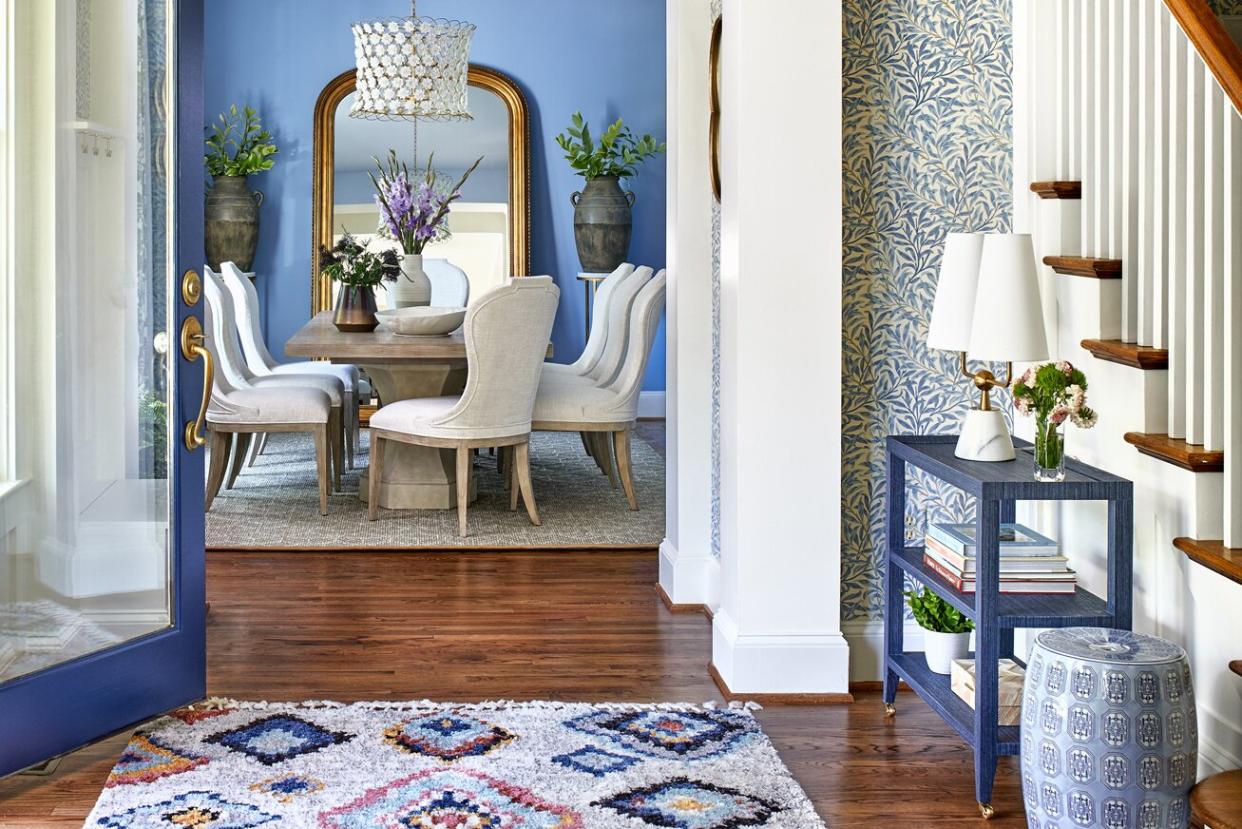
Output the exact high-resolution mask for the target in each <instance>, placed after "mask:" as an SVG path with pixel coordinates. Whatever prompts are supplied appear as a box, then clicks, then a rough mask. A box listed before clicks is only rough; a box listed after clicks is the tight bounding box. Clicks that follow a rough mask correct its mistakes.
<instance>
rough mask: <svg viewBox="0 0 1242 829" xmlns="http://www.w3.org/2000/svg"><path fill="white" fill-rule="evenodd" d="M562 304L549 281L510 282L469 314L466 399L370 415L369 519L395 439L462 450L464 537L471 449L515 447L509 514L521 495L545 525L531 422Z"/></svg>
mask: <svg viewBox="0 0 1242 829" xmlns="http://www.w3.org/2000/svg"><path fill="white" fill-rule="evenodd" d="M559 299H560V290H558V289H557V287H556V285H555V284H554V283H553V281H552V278H551V277H547V276H543V277H539V276H534V277H522V278H518V279H512V280H510V281H509V282H508V283H507V284H505V285H503V286H501V287H499V288H496V289H495V290H492V291H489V292H488V293H487V294H485V295H483V296H482V297H480V298H479V300H478V301H477V302H476V303H475V305H474V306H473V307H472V308H471V309H470V310H469V311H468V312H467V313H466V323H465V337H466V363H467V371H468V373H467V376H466V388H465V390H464V391H463V392H462V394H461V397H425V398H416V399H413V400H402V401H399V402H397V403H391V404H389V405H387V406H384V407H383V408H381V409H380V410H379V411H378V412H376V413H375V414H374V415H373V416H372V417H371V469H370V472H369V473H368V476H369V478H370V481H369V486H370V490H369V501H368V517H369V518H370V519H371V520H375V518H376V516H377V515H378V512H379V499H380V491H379V486H380V480H381V478H382V477H383V463H384V448H385V447H386V446H387V444H388V442H389V441H393V440H395V441H400V442H402V443H412V444H415V445H417V446H432V447H437V448H441V449H456V450H457V522H458V530H459V532H460V534H461V536H462V537H463V538H464V537H465V536H466V509H467V507H468V506H469V501H470V474H471V471H472V468H473V459H474V450H475V449H479V448H483V447H497V448H503V447H510V446H512V447H515V449H514V455H515V458H514V463H513V464H512V465H511V474H512V475H514V476H516V481H515V483H514V484H513V488H512V489H513V491H512V495H511V496H510V498H511V502H510V508H511V509H517V497H518V491H519V489H520V490H521V496H522V498H523V500H524V501H525V502H526V512H527V515H528V516H529V517H530V521H531V523H532V524H535V525H538V524H539V523H540V521H539V510H538V508H537V507H536V506H535V494H534V491H533V488H532V486H531V480H530V444H529V441H530V416H531V409H532V407H533V406H534V404H535V391H536V389H538V387H539V373H540V367H541V365H542V363H543V358H544V355H545V354H546V353H547V349H548V339H549V338H550V337H551V336H552V321H553V319H554V318H555V317H556V305H557V302H558V301H559Z"/></svg>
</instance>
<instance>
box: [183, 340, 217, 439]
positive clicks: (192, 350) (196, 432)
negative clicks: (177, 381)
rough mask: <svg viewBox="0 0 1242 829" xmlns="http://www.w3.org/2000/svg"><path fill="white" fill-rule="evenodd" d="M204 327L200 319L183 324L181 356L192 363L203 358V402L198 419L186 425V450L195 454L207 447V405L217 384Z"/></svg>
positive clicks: (214, 366)
mask: <svg viewBox="0 0 1242 829" xmlns="http://www.w3.org/2000/svg"><path fill="white" fill-rule="evenodd" d="M205 343H206V338H204V336H203V326H202V325H201V324H200V323H199V321H198V317H186V318H185V322H183V323H182V324H181V356H182V357H185V358H186V359H187V360H189V361H190V362H191V363H192V362H194V361H195V360H197V359H198V358H199V357H202V358H203V402H202V403H201V404H200V405H199V407H198V417H197V418H195V419H194V420H191V421H188V422H187V423H186V424H185V448H186V449H189V450H190V451H191V452H193V451H194V450H195V449H201V448H202V447H204V446H206V445H207V436H206V435H204V434H203V427H204V426H205V425H206V423H207V404H208V403H210V402H211V389H212V386H213V385H214V384H215V378H216V365H215V362H214V361H213V360H212V359H211V352H210V351H208V350H207V346H206V344H205Z"/></svg>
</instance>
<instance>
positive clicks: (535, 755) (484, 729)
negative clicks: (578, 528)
mask: <svg viewBox="0 0 1242 829" xmlns="http://www.w3.org/2000/svg"><path fill="white" fill-rule="evenodd" d="M86 826H88V827H106V828H107V829H123V828H126V829H127V828H128V827H144V828H145V827H152V828H153V827H161V829H174V827H181V828H182V829H185V828H186V827H191V828H192V829H247V827H252V826H267V827H275V826H282V827H317V829H364V827H365V829H371V827H379V828H380V829H406V828H407V827H408V828H409V829H433V827H434V828H435V829H553V827H555V828H556V829H592V828H593V827H600V828H601V829H610V828H611V827H618V828H619V827H629V829H639V828H640V827H644V826H658V827H673V829H737V828H738V827H748V826H767V827H781V828H782V829H823V826H824V824H823V823H822V822H821V821H820V819H819V818H818V817H817V816H816V814H815V809H814V808H813V807H812V805H811V803H810V801H809V800H808V799H807V796H806V794H805V793H804V792H803V791H802V789H801V787H799V785H798V784H797V782H795V781H794V779H793V777H792V776H790V774H789V771H788V769H786V768H785V766H784V765H783V764H782V763H781V761H780V758H779V757H777V754H776V751H775V749H773V747H772V744H771V743H770V742H769V741H768V739H767V737H766V736H765V735H764V734H763V732H762V731H761V730H760V728H759V725H758V722H757V721H756V720H755V718H754V716H753V715H752V714H751V713H750V711H748V710H745V709H743V708H728V709H717V708H713V707H710V706H695V705H622V704H603V705H587V704H579V703H556V702H528V703H513V702H494V703H481V704H477V705H449V704H437V703H431V702H417V703H383V702H380V703H356V704H353V705H342V704H339V703H319V702H316V703H301V704H268V703H238V702H233V701H216V703H215V704H214V705H213V707H209V708H194V709H183V710H180V711H177V712H175V713H173V714H172V715H170V716H168V717H164V718H162V719H159V720H157V721H155V722H154V723H151V724H150V725H148V726H147V727H145V728H143V729H142V730H141V731H139V732H138V733H137V734H136V735H135V736H134V738H133V739H132V740H131V741H130V743H129V746H128V747H127V748H126V749H125V753H124V754H123V755H122V757H121V759H120V761H119V762H118V763H117V764H116V767H115V768H114V769H113V770H112V773H111V775H110V776H109V777H108V782H107V787H106V788H105V789H104V793H103V795H102V796H101V797H100V799H99V802H98V803H97V804H96V805H95V809H94V811H93V812H92V813H91V816H90V818H88V819H87V822H86Z"/></svg>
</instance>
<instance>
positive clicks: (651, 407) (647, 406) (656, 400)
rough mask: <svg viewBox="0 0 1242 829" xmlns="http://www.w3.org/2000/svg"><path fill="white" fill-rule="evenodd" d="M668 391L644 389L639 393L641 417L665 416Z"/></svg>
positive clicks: (639, 413) (639, 414)
mask: <svg viewBox="0 0 1242 829" xmlns="http://www.w3.org/2000/svg"><path fill="white" fill-rule="evenodd" d="M667 396H668V395H667V392H662V391H644V392H639V394H638V416H639V417H664V412H665V410H666V408H667V407H666V406H665V398H666V397H667Z"/></svg>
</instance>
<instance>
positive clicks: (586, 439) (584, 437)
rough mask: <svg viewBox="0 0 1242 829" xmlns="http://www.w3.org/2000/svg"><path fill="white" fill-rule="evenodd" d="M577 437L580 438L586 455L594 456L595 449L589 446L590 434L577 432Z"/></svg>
mask: <svg viewBox="0 0 1242 829" xmlns="http://www.w3.org/2000/svg"><path fill="white" fill-rule="evenodd" d="M578 437H580V438H582V448H583V449H585V450H586V453H587V455H589V456H590V457H592V458H593V457H595V451H594V450H593V449H592V448H591V441H590V436H589V435H588V434H587V433H586V432H579V433H578Z"/></svg>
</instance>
